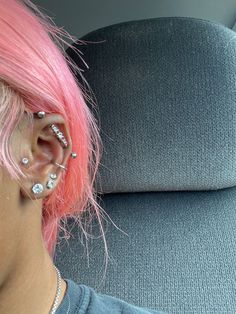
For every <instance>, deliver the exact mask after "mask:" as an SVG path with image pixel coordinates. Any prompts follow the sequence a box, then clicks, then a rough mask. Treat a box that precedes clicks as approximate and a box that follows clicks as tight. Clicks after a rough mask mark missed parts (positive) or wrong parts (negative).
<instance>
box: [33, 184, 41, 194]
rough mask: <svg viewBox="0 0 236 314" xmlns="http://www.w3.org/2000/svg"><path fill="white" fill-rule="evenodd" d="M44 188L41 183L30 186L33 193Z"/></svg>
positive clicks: (39, 191)
mask: <svg viewBox="0 0 236 314" xmlns="http://www.w3.org/2000/svg"><path fill="white" fill-rule="evenodd" d="M43 190H44V188H43V185H42V184H41V183H36V184H34V185H33V187H32V191H33V193H34V194H40V193H42V192H43Z"/></svg>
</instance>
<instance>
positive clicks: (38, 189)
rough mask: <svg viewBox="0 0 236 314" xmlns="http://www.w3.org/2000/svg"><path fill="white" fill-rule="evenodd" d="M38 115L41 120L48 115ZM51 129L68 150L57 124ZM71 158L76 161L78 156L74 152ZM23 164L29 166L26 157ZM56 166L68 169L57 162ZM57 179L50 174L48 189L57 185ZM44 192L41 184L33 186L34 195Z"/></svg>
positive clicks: (39, 113) (41, 113)
mask: <svg viewBox="0 0 236 314" xmlns="http://www.w3.org/2000/svg"><path fill="white" fill-rule="evenodd" d="M36 114H37V117H38V118H40V119H42V118H44V117H45V115H46V113H45V112H44V111H39V112H37V113H36ZM50 128H51V129H52V131H53V133H54V134H55V135H56V137H57V139H58V140H59V142H60V143H61V144H62V146H63V148H67V147H68V142H67V141H66V139H65V137H64V134H63V133H62V132H61V131H60V130H59V128H58V127H57V126H56V125H55V124H51V125H50ZM70 157H71V158H73V159H74V158H76V157H77V154H76V153H75V152H72V153H71V154H70ZM21 162H22V164H23V165H27V164H28V163H29V159H28V158H26V157H24V158H22V160H21ZM55 164H56V165H57V166H59V167H61V168H62V169H64V170H67V168H66V167H65V166H63V165H60V164H58V163H57V162H55ZM56 179H57V175H56V173H51V174H50V179H49V180H48V181H47V183H46V187H47V188H48V189H52V188H53V187H54V183H55V180H56ZM43 191H44V187H43V185H42V184H41V183H39V182H38V183H35V184H34V185H33V187H32V192H33V193H34V194H40V193H42V192H43Z"/></svg>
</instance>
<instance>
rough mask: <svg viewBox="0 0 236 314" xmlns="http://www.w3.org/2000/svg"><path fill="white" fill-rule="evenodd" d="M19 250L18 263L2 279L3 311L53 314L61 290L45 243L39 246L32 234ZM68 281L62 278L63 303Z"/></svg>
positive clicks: (1, 296)
mask: <svg viewBox="0 0 236 314" xmlns="http://www.w3.org/2000/svg"><path fill="white" fill-rule="evenodd" d="M21 243H24V246H21V245H19V246H18V250H17V252H16V258H15V263H12V265H9V269H8V273H7V274H6V276H5V278H4V280H3V281H2V282H0V313H8V314H32V313H34V314H49V313H50V311H51V309H52V306H53V303H54V299H55V296H56V292H57V272H56V269H55V268H54V264H53V262H52V259H51V257H50V256H49V254H48V252H47V250H46V249H45V247H44V246H43V245H39V246H37V245H35V243H34V242H33V239H32V237H30V236H29V235H28V239H27V240H26V239H24V241H22V242H21ZM66 288H67V284H66V282H65V281H64V280H63V279H62V281H61V294H60V298H59V300H58V304H57V307H58V306H59V305H60V303H61V302H62V300H63V298H64V295H65V292H66Z"/></svg>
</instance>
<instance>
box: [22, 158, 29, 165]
mask: <svg viewBox="0 0 236 314" xmlns="http://www.w3.org/2000/svg"><path fill="white" fill-rule="evenodd" d="M21 162H22V164H23V165H28V163H29V159H28V158H26V157H24V158H22V160H21Z"/></svg>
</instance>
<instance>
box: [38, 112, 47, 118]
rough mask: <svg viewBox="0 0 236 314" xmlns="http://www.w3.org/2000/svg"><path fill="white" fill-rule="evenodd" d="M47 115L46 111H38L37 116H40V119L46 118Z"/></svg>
mask: <svg viewBox="0 0 236 314" xmlns="http://www.w3.org/2000/svg"><path fill="white" fill-rule="evenodd" d="M45 115H46V113H45V112H44V111H39V112H37V116H38V117H39V118H40V119H42V118H45Z"/></svg>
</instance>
